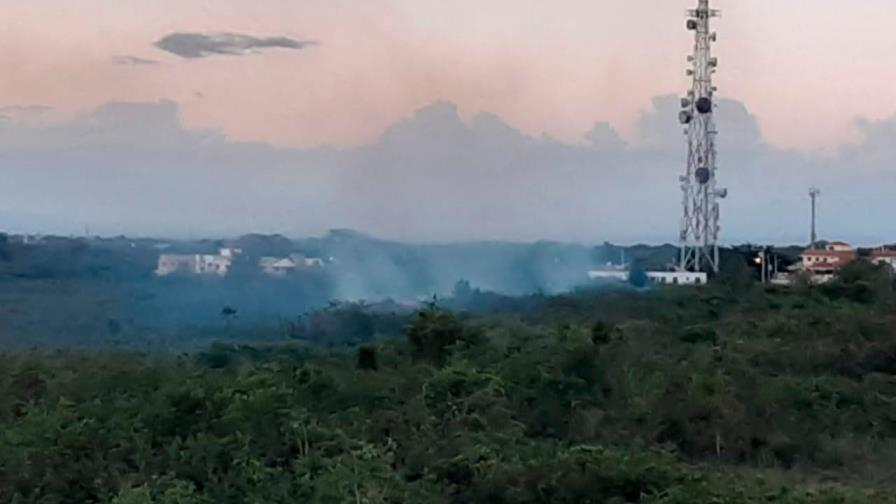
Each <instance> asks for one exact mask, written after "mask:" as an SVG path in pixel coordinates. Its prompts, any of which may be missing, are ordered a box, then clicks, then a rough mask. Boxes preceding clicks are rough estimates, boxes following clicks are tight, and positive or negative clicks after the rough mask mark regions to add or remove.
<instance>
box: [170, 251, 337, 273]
mask: <svg viewBox="0 0 896 504" xmlns="http://www.w3.org/2000/svg"><path fill="white" fill-rule="evenodd" d="M242 254H243V251H242V250H241V249H237V248H222V249H220V250H218V253H217V254H161V255H160V256H159V261H158V265H157V267H156V271H155V273H156V275H157V276H170V275H178V274H181V275H202V276H219V277H224V276H227V274H228V273H230V271H231V270H232V268H233V265H234V263H235V262H236V261H237V260H238V258H239V257H240V256H242ZM257 266H258V268H259V271H260V272H261V273H263V274H265V275H269V276H274V277H283V276H286V275H288V274H290V273H292V272H296V271H306V270H313V269H316V268H323V267H324V260H323V259H319V258H316V257H305V256H304V255H302V254H290V255H289V256H286V257H270V256H267V257H262V258H261V259H259V260H258V263H257Z"/></svg>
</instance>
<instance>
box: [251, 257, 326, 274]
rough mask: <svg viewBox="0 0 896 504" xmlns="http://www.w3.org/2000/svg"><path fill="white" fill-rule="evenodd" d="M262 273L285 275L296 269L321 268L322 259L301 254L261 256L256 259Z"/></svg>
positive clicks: (322, 264)
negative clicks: (259, 258)
mask: <svg viewBox="0 0 896 504" xmlns="http://www.w3.org/2000/svg"><path fill="white" fill-rule="evenodd" d="M258 266H259V267H260V268H261V271H262V273H265V274H266V275H271V276H286V275H287V274H289V273H290V272H293V271H297V270H309V269H315V268H322V267H323V266H324V260H323V259H320V258H317V257H305V256H304V255H302V254H290V255H289V257H262V258H261V260H259V261H258Z"/></svg>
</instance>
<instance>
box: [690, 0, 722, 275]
mask: <svg viewBox="0 0 896 504" xmlns="http://www.w3.org/2000/svg"><path fill="white" fill-rule="evenodd" d="M719 15H720V11H718V10H716V9H711V8H710V7H709V0H698V4H697V8H696V9H691V10H689V11H688V19H687V24H686V26H687V29H688V30H691V31H693V32H694V54H693V55H691V56H688V63H689V64H690V65H691V67H690V68H688V70H687V75H688V76H689V77H692V78H693V83H692V85H691V89H690V91H688V94H687V96H686V97H684V98H682V99H681V108H682V110H681V112H679V114H678V119H679V121H680V122H681V124H683V125H684V126H685V135H687V137H688V162H687V169H686V171H685V174H684V175H682V176H681V177H679V181H680V182H681V190H682V193H683V198H682V218H681V233H680V235H679V247H680V257H679V268H680V269H681V270H683V271H711V272H713V273H718V272H719V245H718V239H719V229H720V227H719V201H718V200H720V199H724V198H725V197H726V196H728V190H727V189H724V188H719V187H717V186H716V168H717V166H716V154H717V153H716V135H717V134H718V130H717V129H716V124H715V120H714V118H713V111H714V110H715V107H716V105H715V100H714V99H715V93H716V91H717V89H716V87H715V86H714V85H713V83H712V75H713V74H714V73H715V71H716V68H717V67H718V64H719V60H718V58H715V57H713V56H712V43H713V42H715V41H716V34H715V33H713V32H711V31H710V27H709V21H710V19H711V18H714V17H718V16H719Z"/></svg>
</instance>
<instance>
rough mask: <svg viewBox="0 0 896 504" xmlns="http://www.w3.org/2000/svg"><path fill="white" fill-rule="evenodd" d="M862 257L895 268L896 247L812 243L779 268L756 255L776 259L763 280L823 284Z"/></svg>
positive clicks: (607, 275) (670, 277)
mask: <svg viewBox="0 0 896 504" xmlns="http://www.w3.org/2000/svg"><path fill="white" fill-rule="evenodd" d="M859 258H863V259H866V260H868V261H870V262H872V263H874V264H877V265H887V266H889V267H890V268H892V269H893V271H894V272H896V250H893V249H889V248H886V247H879V248H876V249H874V250H872V251H870V253H867V252H865V253H863V254H860V253H859V250H858V249H856V248H855V247H853V246H852V245H850V244H848V243H846V242H842V241H835V242H830V243H827V244H825V245H824V246H818V247H815V246H813V247H809V248H808V249H806V250H804V251H803V252H802V253H801V254H800V256H799V261H797V262H796V263H795V264H793V265H791V266H790V267H788V268H786V270H784V271H780V272H779V271H778V262H777V257H775V258H774V260H772V258H770V257H764V256H763V258H762V259H760V258H757V259H756V262H757V264H759V265H760V266H761V267H762V265H763V263H764V261H766V260H768V261H769V262H772V261H773V262H772V264H765V266H764V267H766V268H768V271H767V276H763V281H768V282H770V283H772V284H776V285H791V284H793V283H794V281H795V280H796V279H797V278H799V277H800V276H802V277H804V278H806V279H808V281H810V282H812V283H815V284H824V283H827V282H830V281H831V280H833V279H834V277H835V276H836V274H837V272H838V271H839V270H840V269H841V268H843V267H844V266H846V265H847V264H850V263H852V262H853V261H857V260H859ZM644 275H645V276H646V278H647V281H648V282H649V283H652V284H654V285H702V284H705V283H706V282H707V274H706V273H702V272H692V271H646V272H645V273H644ZM588 278H590V279H591V280H595V281H618V282H628V281H629V280H630V278H631V272H630V271H629V270H628V268H627V267H625V266H619V265H614V264H607V265H606V266H604V267H601V268H596V269H593V270H591V271H589V272H588Z"/></svg>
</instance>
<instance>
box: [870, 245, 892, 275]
mask: <svg viewBox="0 0 896 504" xmlns="http://www.w3.org/2000/svg"><path fill="white" fill-rule="evenodd" d="M871 262H873V263H874V264H886V265H887V266H889V267H890V268H892V269H893V270H896V250H889V249H887V248H885V247H881V248H879V249H877V250H875V251H874V252H872V253H871Z"/></svg>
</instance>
